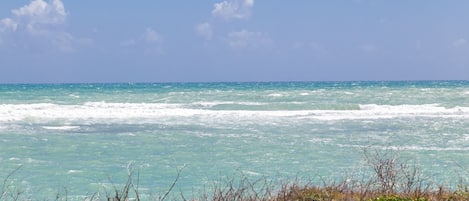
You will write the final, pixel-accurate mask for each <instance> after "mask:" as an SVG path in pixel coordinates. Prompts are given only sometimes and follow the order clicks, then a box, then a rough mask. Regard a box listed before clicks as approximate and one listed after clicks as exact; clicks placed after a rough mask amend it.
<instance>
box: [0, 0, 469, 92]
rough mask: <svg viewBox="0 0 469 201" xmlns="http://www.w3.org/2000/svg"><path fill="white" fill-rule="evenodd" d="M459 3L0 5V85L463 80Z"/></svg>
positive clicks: (200, 0) (103, 0)
mask: <svg viewBox="0 0 469 201" xmlns="http://www.w3.org/2000/svg"><path fill="white" fill-rule="evenodd" d="M468 8H469V1H466V0H451V1H443V0H412V1H408V0H392V1H391V0H338V1H330V0H295V1H285V0H283V1H282V0H197V1H187V0H139V1H110V0H99V1H96V0H79V1H76V0H15V1H0V83H91V82H99V83H103V82H252V81H353V80H360V81H363V80H469V12H468Z"/></svg>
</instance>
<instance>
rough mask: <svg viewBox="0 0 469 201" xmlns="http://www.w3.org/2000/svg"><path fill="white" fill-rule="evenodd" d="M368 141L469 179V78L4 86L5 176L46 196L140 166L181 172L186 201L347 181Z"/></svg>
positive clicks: (157, 189)
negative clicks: (266, 185) (232, 187)
mask: <svg viewBox="0 0 469 201" xmlns="http://www.w3.org/2000/svg"><path fill="white" fill-rule="evenodd" d="M364 149H365V150H366V149H374V150H393V151H395V152H397V153H399V155H400V156H401V157H403V158H404V159H405V160H408V161H412V164H417V165H418V166H419V167H420V168H421V170H422V174H423V175H424V177H425V178H426V179H427V180H428V181H432V182H437V183H441V184H448V185H456V184H457V182H458V181H459V180H460V179H461V178H462V179H467V178H468V177H469V173H468V170H469V81H399V82H264V83H154V84H153V83H145V84H133V83H125V84H6V85H0V181H3V180H4V179H5V178H7V180H6V182H5V183H6V184H7V185H6V186H7V187H8V189H13V190H14V189H16V190H20V191H21V192H23V193H24V194H29V195H31V196H32V197H34V198H37V199H49V200H50V199H54V198H55V195H57V194H60V195H62V196H63V195H64V194H66V195H67V196H69V199H73V198H80V197H79V196H91V195H93V194H94V193H96V192H101V193H102V192H111V193H113V186H119V185H121V184H123V183H125V182H126V180H127V175H128V172H132V174H133V177H134V180H138V185H139V189H141V191H148V192H151V193H154V194H158V193H161V192H163V193H164V192H165V191H166V190H167V189H168V188H169V186H170V185H171V183H172V182H173V181H174V179H175V178H176V176H177V173H178V171H180V178H179V180H178V182H177V183H176V185H175V188H174V189H175V190H174V191H176V192H177V194H179V193H180V192H182V193H184V194H185V195H186V197H191V196H192V195H194V194H197V192H199V191H201V190H203V189H204V188H208V187H210V186H211V185H213V184H214V183H216V182H219V181H220V180H222V179H223V178H230V177H238V176H240V175H241V176H246V177H264V178H267V179H269V180H272V181H277V180H288V179H298V178H301V179H311V180H313V181H314V180H317V179H318V178H320V180H322V181H324V178H331V179H341V178H345V177H348V176H350V174H361V171H365V172H366V171H367V170H366V163H365V162H364V159H363V150H364ZM130 166H131V168H129V167H130ZM129 169H131V170H129ZM10 173H13V174H10ZM2 183H3V182H2ZM0 185H1V184H0ZM4 186H5V185H4ZM81 198H82V197H81Z"/></svg>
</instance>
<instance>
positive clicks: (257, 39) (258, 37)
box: [227, 29, 272, 49]
mask: <svg viewBox="0 0 469 201" xmlns="http://www.w3.org/2000/svg"><path fill="white" fill-rule="evenodd" d="M227 42H228V45H229V46H230V47H231V48H235V49H240V48H258V47H262V46H268V45H271V44H272V40H271V39H270V38H269V37H268V36H267V35H266V34H263V33H261V32H250V31H247V30H244V29H243V30H241V31H237V32H231V33H229V34H228V40H227Z"/></svg>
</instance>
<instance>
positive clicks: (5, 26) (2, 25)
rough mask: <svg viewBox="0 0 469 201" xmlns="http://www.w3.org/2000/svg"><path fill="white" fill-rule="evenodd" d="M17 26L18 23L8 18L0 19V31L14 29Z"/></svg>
mask: <svg viewBox="0 0 469 201" xmlns="http://www.w3.org/2000/svg"><path fill="white" fill-rule="evenodd" d="M17 28H18V23H16V22H15V21H13V20H12V19H10V18H4V19H2V20H0V32H3V31H6V30H11V31H16V29H17Z"/></svg>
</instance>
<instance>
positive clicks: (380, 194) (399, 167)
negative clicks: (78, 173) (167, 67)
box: [0, 149, 469, 201]
mask: <svg viewBox="0 0 469 201" xmlns="http://www.w3.org/2000/svg"><path fill="white" fill-rule="evenodd" d="M364 159H365V161H366V163H367V164H368V165H369V167H370V169H371V173H372V174H370V175H369V176H367V177H364V179H363V178H362V179H353V178H348V179H345V180H343V181H341V182H329V183H328V182H325V181H323V184H322V185H310V184H302V183H301V182H299V181H294V182H290V183H283V184H280V185H275V184H272V182H269V181H268V179H266V178H261V179H257V180H252V179H249V178H248V177H246V176H244V175H241V176H240V177H239V179H235V178H232V179H228V180H226V181H223V182H218V183H216V184H214V186H212V187H211V188H208V189H207V190H206V191H204V192H200V193H199V194H198V195H196V196H194V197H193V198H190V199H187V198H186V197H185V195H184V194H183V193H180V194H179V195H177V194H175V193H174V192H173V191H174V190H173V188H174V186H175V184H176V183H177V182H178V179H179V176H180V173H181V171H182V169H179V170H178V172H177V175H176V177H175V179H174V181H173V183H172V184H171V185H170V186H169V188H168V190H167V191H166V192H165V193H163V194H161V195H160V196H150V195H142V194H141V193H140V192H139V186H138V183H139V174H137V178H133V173H132V172H133V171H132V167H131V164H129V166H128V168H127V169H128V179H127V182H126V183H125V185H123V186H122V187H120V188H119V187H116V186H114V189H113V190H111V191H106V193H105V195H99V193H95V194H93V195H91V196H89V197H85V198H83V199H82V200H87V201H95V200H108V201H127V200H136V201H138V200H157V201H164V200H182V201H187V200H191V201H192V200H200V201H469V186H468V185H467V183H465V181H464V180H462V179H461V181H460V182H459V183H460V185H458V187H457V188H456V189H451V188H447V187H444V186H441V185H440V186H439V185H436V184H432V183H430V182H428V181H425V179H423V177H422V174H421V172H420V170H419V168H418V167H417V166H415V165H410V163H409V162H408V161H402V160H401V158H400V157H399V155H398V153H396V152H394V151H392V150H386V151H379V150H367V149H365V150H364ZM18 169H19V168H17V169H15V170H14V171H12V172H11V173H10V174H8V175H7V176H6V178H5V179H4V181H3V186H1V192H0V193H1V194H0V201H10V200H13V201H17V200H18V201H19V200H32V199H30V198H28V197H24V196H25V195H23V194H22V192H21V191H18V189H16V188H15V187H14V186H13V185H11V183H10V181H9V180H10V177H11V176H12V175H13V173H14V172H15V171H17V170H18ZM68 199H70V198H69V197H68V196H67V193H66V191H65V192H64V193H62V194H57V196H56V198H55V200H68Z"/></svg>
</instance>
